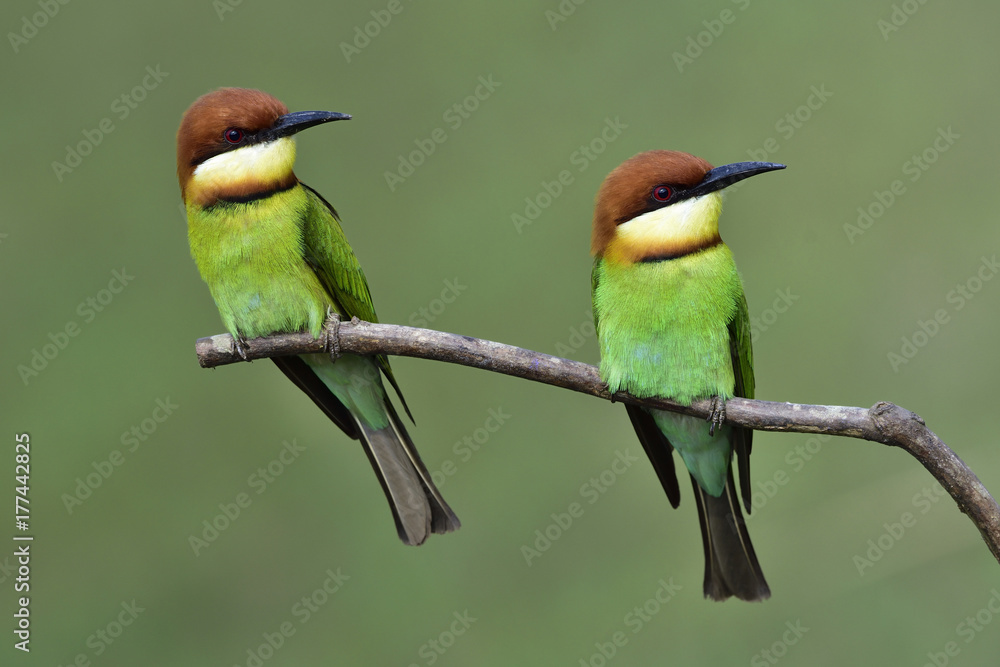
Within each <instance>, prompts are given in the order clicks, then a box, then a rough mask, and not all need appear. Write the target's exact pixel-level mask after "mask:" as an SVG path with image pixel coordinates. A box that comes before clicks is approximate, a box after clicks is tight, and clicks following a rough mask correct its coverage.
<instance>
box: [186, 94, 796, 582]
mask: <svg viewBox="0 0 1000 667" xmlns="http://www.w3.org/2000/svg"><path fill="white" fill-rule="evenodd" d="M347 119H350V116H349V115H346V114H342V113H333V112H327V111H302V112H296V113H289V111H288V108H287V107H286V106H285V105H284V104H282V103H281V102H279V101H278V100H277V99H275V98H274V97H272V96H270V95H268V94H267V93H264V92H261V91H257V90H249V89H243V88H222V89H220V90H217V91H215V92H212V93H208V94H207V95H204V96H202V97H200V98H199V99H198V100H196V101H195V102H194V104H192V105H191V107H190V108H189V109H188V110H187V112H186V113H185V114H184V118H183V120H182V121H181V126H180V130H179V131H178V134H177V175H178V179H179V181H180V186H181V194H182V196H183V198H184V203H185V207H186V210H187V218H188V236H189V240H190V244H191V254H192V256H193V257H194V260H195V262H196V263H197V265H198V270H199V272H200V273H201V277H202V278H203V279H204V281H205V282H206V283H207V284H208V286H209V289H210V290H211V293H212V298H213V299H214V300H215V303H216V306H217V307H218V309H219V314H220V315H221V316H222V321H223V324H224V325H225V327H226V329H227V330H228V331H229V332H230V333H231V334H232V335H233V337H234V339H235V340H236V341H237V345H238V346H243V345H245V342H246V341H247V340H248V339H251V338H257V337H261V336H267V335H269V334H271V333H275V332H293V331H307V332H309V333H310V334H312V335H313V336H314V337H318V336H319V335H320V333H321V332H322V328H323V324H324V322H325V320H326V316H327V313H328V312H329V311H331V310H332V311H335V312H337V313H339V314H340V315H341V316H342V317H346V318H351V317H358V318H359V319H362V320H366V321H369V322H377V321H378V319H377V317H376V315H375V309H374V306H373V305H372V299H371V295H370V294H369V291H368V284H367V282H366V280H365V275H364V273H363V272H362V270H361V265H360V264H359V263H358V260H357V257H355V256H354V252H353V251H352V250H351V246H350V245H349V244H348V242H347V238H346V237H345V236H344V232H343V230H342V229H341V226H340V221H339V218H338V216H337V212H336V211H335V210H334V209H333V207H332V206H330V204H329V203H328V202H327V201H326V200H325V199H323V197H322V196H321V195H320V194H319V193H317V192H316V191H315V190H313V189H312V188H310V187H309V186H307V185H305V184H304V183H302V182H301V181H299V180H298V178H297V177H296V176H295V173H294V172H293V170H292V167H293V164H294V162H295V143H294V138H293V136H294V135H295V134H296V133H297V132H300V131H302V130H304V129H307V128H309V127H313V126H315V125H319V124H322V123H328V122H331V121H336V120H347ZM781 168H783V165H778V164H772V163H767V162H743V163H737V164H730V165H726V166H723V167H717V168H713V167H712V165H710V164H709V163H708V162H706V161H704V160H702V159H700V158H697V157H694V156H693V155H689V154H687V153H680V152H675V151H659V150H658V151H649V152H646V153H641V154H639V155H636V156H635V157H633V158H631V159H629V160H627V161H625V162H624V163H623V164H622V165H620V166H619V167H618V168H616V169H615V170H614V171H612V172H611V174H610V175H608V177H607V179H606V180H605V181H604V183H603V185H602V186H601V188H600V191H599V192H598V195H597V205H596V211H595V214H594V223H593V235H592V250H593V253H594V255H595V257H596V261H595V263H594V270H593V274H592V296H593V308H594V321H595V325H596V329H597V333H598V338H599V341H600V349H601V377H602V378H603V380H604V381H605V382H607V384H608V389H609V390H610V391H612V392H615V391H625V392H628V393H630V394H632V395H633V396H637V397H651V396H661V397H666V398H672V399H674V400H676V401H678V402H681V403H690V402H691V401H693V400H694V399H698V398H706V397H717V398H718V399H720V400H721V402H722V403H721V404H723V405H724V401H725V399H728V398H730V397H733V396H743V397H746V398H752V397H753V391H754V379H753V359H752V353H751V349H750V325H749V317H748V314H747V305H746V300H745V298H744V295H743V287H742V284H741V282H740V278H739V275H738V274H737V272H736V265H735V263H734V262H733V256H732V253H731V252H730V250H729V248H728V247H727V246H726V245H725V244H724V243H723V242H722V240H721V238H720V237H719V227H718V218H719V213H720V212H721V208H722V199H721V195H720V191H721V190H722V189H724V188H725V187H727V186H729V185H731V184H733V183H735V182H737V181H740V180H742V179H744V178H747V177H749V176H753V175H755V174H759V173H763V172H766V171H771V170H774V169H781ZM273 361H274V362H275V364H277V365H278V367H279V368H280V369H281V370H282V372H284V373H285V375H287V376H288V377H289V378H290V379H291V380H292V382H294V383H295V384H296V385H297V386H298V387H299V388H300V389H301V390H302V391H304V392H305V393H306V394H308V395H309V397H310V398H311V399H312V400H313V401H314V402H315V403H316V405H317V406H319V408H320V409H321V410H322V411H323V412H324V413H325V414H326V415H327V416H328V417H329V418H330V419H331V420H332V421H333V422H334V423H335V424H336V425H337V426H339V427H340V428H341V429H342V430H343V431H344V432H345V433H346V434H347V435H348V436H349V437H351V438H354V439H359V440H360V441H361V442H362V444H363V445H364V448H365V452H366V453H367V455H368V458H369V460H370V461H371V464H372V467H373V468H374V469H375V472H376V474H377V476H378V478H379V481H380V482H381V484H382V488H383V490H384V491H385V494H386V497H387V499H388V501H389V506H390V507H391V508H392V514H393V518H394V519H395V523H396V529H397V531H398V533H399V537H400V539H401V540H402V541H403V542H404V543H406V544H413V545H417V544H421V543H423V542H424V540H426V539H427V537H428V536H429V535H430V534H431V533H447V532H450V531H452V530H455V529H457V528H458V527H459V525H460V523H459V520H458V517H456V516H455V513H454V512H453V511H452V510H451V508H450V507H449V506H448V504H447V503H446V502H445V501H444V499H443V498H442V497H441V494H440V492H439V491H438V489H437V488H436V487H435V485H434V482H433V481H432V479H431V476H430V474H429V473H428V472H427V468H426V467H425V466H424V464H423V462H422V461H421V460H420V455H419V454H418V453H417V450H416V447H415V446H414V444H413V441H412V440H411V439H410V436H409V434H408V433H407V431H406V428H405V427H404V425H403V422H402V420H401V419H400V417H399V415H398V414H397V412H396V410H395V409H394V408H393V405H392V403H391V402H390V400H389V397H388V395H387V392H386V389H385V387H384V385H383V383H382V376H384V377H385V378H386V379H387V380H388V381H389V383H390V384H391V385H392V387H393V389H394V390H395V392H396V394H397V395H398V396H399V398H400V401H401V402H402V404H403V408H404V409H405V410H406V412H407V414H409V408H407V407H406V403H405V401H404V400H403V397H402V394H401V393H400V392H399V387H398V385H397V384H396V380H395V378H394V377H393V374H392V369H391V368H390V366H389V361H388V359H387V358H385V357H384V356H375V357H361V356H356V355H350V354H348V355H343V356H342V357H341V358H340V359H338V360H337V362H336V363H333V362H332V361H331V359H330V357H329V356H327V355H325V354H305V355H299V356H296V357H275V358H274V359H273ZM626 409H627V410H628V414H629V418H630V419H631V420H632V424H633V426H634V427H635V431H636V434H637V435H638V437H639V440H640V442H641V443H642V446H643V448H644V449H645V451H646V454H647V455H648V456H649V459H650V461H651V462H652V464H653V468H654V469H655V470H656V474H657V476H658V478H659V480H660V483H661V484H662V485H663V488H664V490H665V491H666V494H667V497H668V499H669V501H670V503H671V504H672V505H673V506H674V507H677V505H678V503H679V501H680V490H679V488H678V485H677V477H676V474H675V471H674V459H673V451H674V450H675V449H676V450H677V452H678V453H679V454H680V457H681V459H682V460H683V462H684V465H685V467H686V468H687V470H688V471H689V473H690V476H691V480H692V485H693V487H694V494H695V499H696V503H697V506H698V515H699V517H700V521H701V531H702V539H703V541H704V547H705V563H706V565H705V581H704V593H705V595H706V597H710V598H712V599H716V600H724V599H726V598H728V597H730V596H736V597H738V598H741V599H744V600H762V599H765V598H767V597H768V596H769V595H770V591H769V589H768V586H767V584H766V582H765V581H764V576H763V574H762V573H761V569H760V565H759V564H758V563H757V557H756V555H755V553H754V550H753V546H752V545H751V544H750V538H749V535H748V534H747V530H746V524H745V523H744V520H743V514H742V512H741V510H740V506H739V499H738V498H737V491H736V486H735V483H734V480H733V472H732V464H731V461H732V458H733V453H734V452H735V453H736V458H737V459H738V460H739V464H740V477H739V478H740V491H741V495H742V497H743V502H744V505H745V506H746V507H747V510H748V511H749V497H750V472H749V455H750V447H751V436H752V434H753V432H752V431H751V430H749V429H745V428H741V427H734V426H730V425H726V424H723V423H722V419H721V416H720V415H719V414H716V415H715V419H714V421H713V422H712V423H708V422H705V421H704V420H700V419H696V418H693V417H688V416H684V415H679V414H676V413H672V412H665V411H659V410H647V409H645V408H639V407H635V406H631V405H629V406H626Z"/></svg>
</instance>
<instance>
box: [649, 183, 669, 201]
mask: <svg viewBox="0 0 1000 667" xmlns="http://www.w3.org/2000/svg"><path fill="white" fill-rule="evenodd" d="M672 194H674V191H673V190H671V189H670V188H669V187H667V186H666V185H657V186H656V187H655V188H653V199H655V200H656V201H667V200H668V199H670V196H671V195H672Z"/></svg>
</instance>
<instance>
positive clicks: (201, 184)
mask: <svg viewBox="0 0 1000 667" xmlns="http://www.w3.org/2000/svg"><path fill="white" fill-rule="evenodd" d="M294 164H295V140H294V139H293V138H292V137H282V138H281V139H278V140H276V141H268V142H265V143H262V144H253V145H251V146H243V147H242V148H237V149H236V150H234V151H228V152H225V153H220V154H219V155H216V156H214V157H210V158H209V159H207V160H205V161H204V162H202V163H201V164H199V165H198V166H197V167H196V168H195V170H194V173H193V174H192V175H191V180H190V182H189V184H188V199H193V200H195V201H199V202H201V203H208V202H210V201H213V200H215V199H217V198H220V197H224V196H225V195H226V193H232V192H248V191H249V192H253V191H256V190H266V189H270V188H273V187H275V186H276V185H278V184H281V183H287V182H288V181H289V179H291V178H292V173H293V172H292V167H293V166H294Z"/></svg>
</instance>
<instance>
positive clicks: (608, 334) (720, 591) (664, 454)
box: [591, 151, 784, 600]
mask: <svg viewBox="0 0 1000 667" xmlns="http://www.w3.org/2000/svg"><path fill="white" fill-rule="evenodd" d="M783 168H784V165H781V164H773V163H770V162H740V163H737V164H730V165H726V166H723V167H717V168H714V169H713V168H712V165H710V164H709V163H708V162H706V161H705V160H702V159H701V158H697V157H695V156H693V155H689V154H687V153H680V152H676V151H648V152H646V153H640V154H639V155H636V156H634V157H632V158H630V159H629V160H626V161H625V162H624V163H622V164H621V165H619V166H618V167H617V168H616V169H615V170H614V171H612V172H611V173H610V174H609V175H608V177H607V178H606V179H605V181H604V183H603V184H602V185H601V188H600V190H599V192H598V194H597V203H596V207H595V212H594V226H593V235H592V244H591V249H592V252H593V254H594V256H595V262H594V270H593V274H592V277H591V288H592V297H593V307H594V324H595V327H596V329H597V335H598V339H599V341H600V349H601V378H602V379H603V380H604V381H605V382H606V383H607V385H608V390H609V391H611V392H616V391H625V392H628V393H629V394H632V395H633V396H636V397H640V398H645V397H654V396H659V397H663V398H670V399H673V400H675V401H677V402H679V403H683V404H686V405H689V404H690V403H691V402H692V401H694V400H695V399H700V398H710V397H714V398H715V399H716V400H717V401H721V402H722V405H723V408H722V409H721V410H717V411H715V414H713V418H712V420H711V421H710V422H706V421H705V420H702V419H696V418H694V417H688V416H685V415H680V414H677V413H674V412H666V411H661V410H646V409H644V408H637V407H634V406H631V405H629V406H626V409H627V410H628V415H629V418H630V419H631V421H632V426H633V427H634V428H635V432H636V435H638V436H639V441H640V442H641V443H642V446H643V449H645V451H646V455H647V456H648V457H649V459H650V461H651V462H652V464H653V468H654V469H655V470H656V474H657V477H658V478H659V480H660V484H662V486H663V489H664V491H666V494H667V498H668V499H669V500H670V504H671V505H673V506H674V507H677V506H678V504H679V503H680V489H679V488H678V486H677V476H676V474H675V472H674V459H673V450H675V449H676V450H677V452H678V454H680V457H681V460H683V461H684V465H685V466H686V467H687V469H688V472H689V473H690V474H691V482H692V485H693V486H694V495H695V500H696V503H697V505H698V516H699V519H700V522H701V536H702V540H703V542H704V547H705V582H704V592H705V597H708V598H711V599H713V600H725V599H726V598H728V597H730V596H734V595H735V596H736V597H738V598H740V599H743V600H763V599H766V598H768V597H770V595H771V591H770V589H769V588H768V586H767V583H766V582H765V581H764V575H763V573H762V572H761V569H760V564H759V563H758V562H757V556H756V554H755V553H754V549H753V545H752V544H751V543H750V535H749V534H748V533H747V528H746V523H745V521H744V519H743V513H742V512H741V511H740V506H739V500H738V498H737V497H736V496H737V494H736V489H735V484H734V482H733V472H732V467H731V461H732V455H733V452H734V451H735V452H736V457H737V458H738V459H739V463H740V490H741V492H742V496H743V503H744V505H745V506H746V509H747V512H749V511H750V458H749V457H750V446H751V439H752V436H753V431H752V430H750V429H746V428H741V427H733V426H728V425H724V424H722V419H723V410H724V405H725V403H724V401H725V400H726V399H728V398H731V397H733V396H742V397H745V398H753V395H754V378H753V353H752V351H751V349H750V318H749V316H748V315H747V302H746V298H745V297H744V294H743V285H742V283H741V282H740V277H739V274H738V273H737V272H736V264H735V262H734V261H733V255H732V252H730V250H729V248H728V247H727V246H726V244H725V243H723V242H722V239H721V238H720V237H719V213H720V212H721V211H722V196H721V192H720V191H721V190H722V189H723V188H725V187H727V186H729V185H732V184H733V183H736V182H737V181H740V180H742V179H744V178H747V177H749V176H753V175H755V174H760V173H763V172H766V171H771V170H774V169H783Z"/></svg>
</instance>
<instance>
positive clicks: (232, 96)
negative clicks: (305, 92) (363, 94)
mask: <svg viewBox="0 0 1000 667" xmlns="http://www.w3.org/2000/svg"><path fill="white" fill-rule="evenodd" d="M350 118H351V116H350V115H348V114H344V113H337V112H330V111H299V112H295V113H289V111H288V107H286V106H285V105H284V104H283V103H282V102H281V101H279V100H278V99H277V98H275V97H273V96H272V95H270V94H268V93H265V92H263V91H260V90H253V89H249V88H220V89H218V90H215V91H212V92H209V93H207V94H205V95H202V96H201V97H199V98H198V99H197V100H195V101H194V103H192V104H191V106H190V108H188V110H187V111H186V112H185V113H184V115H183V118H182V119H181V124H180V128H179V129H178V132H177V177H178V181H179V183H180V189H181V196H182V198H183V200H184V207H185V210H186V213H187V222H188V240H189V242H190V246H191V255H192V257H193V258H194V261H195V264H197V267H198V271H199V273H200V274H201V277H202V279H203V280H204V281H205V283H207V285H208V288H209V291H210V292H211V295H212V298H213V299H214V301H215V305H216V306H217V307H218V310H219V314H220V316H221V317H222V322H223V324H224V326H225V327H226V329H227V330H228V332H229V333H230V334H231V335H232V336H233V338H234V340H235V341H236V349H237V352H239V353H240V354H241V355H244V356H245V349H246V347H247V341H248V340H250V339H253V338H257V337H261V336H267V335H269V334H272V333H291V332H308V333H310V334H311V335H312V336H313V337H314V338H318V337H319V336H320V334H321V333H322V331H323V326H324V323H325V321H326V319H327V316H328V314H330V313H336V314H338V315H339V316H341V317H342V318H346V319H351V318H354V317H357V318H359V319H361V320H365V321H368V322H377V321H378V318H377V316H376V314H375V308H374V306H373V305H372V298H371V294H370V292H369V290H368V282H367V280H366V279H365V274H364V272H363V271H362V270H361V265H360V263H359V262H358V258H357V257H356V256H355V254H354V251H353V250H352V249H351V246H350V244H349V243H348V241H347V237H346V236H345V235H344V231H343V229H342V228H341V225H340V217H339V216H338V214H337V212H336V211H335V210H334V208H333V206H331V205H330V203H329V202H328V201H327V200H326V199H324V198H323V196H322V195H320V194H319V193H318V192H317V191H316V190H314V189H313V188H311V187H309V186H308V185H306V184H304V183H302V182H301V181H300V180H299V179H298V178H297V177H296V175H295V173H294V171H293V169H292V168H293V165H294V162H295V138H294V137H295V134H297V133H298V132H301V131H302V130H305V129H308V128H310V127H314V126H317V125H322V124H325V123H330V122H334V121H340V120H349V119H350ZM272 361H274V363H275V364H276V365H277V366H278V368H279V369H281V371H282V372H283V373H284V374H285V375H286V376H287V377H288V378H289V379H290V380H291V381H292V382H293V383H295V385H296V386H297V387H298V388H299V389H301V390H302V391H303V392H305V393H306V394H307V395H308V396H309V398H311V399H312V400H313V402H314V403H315V404H316V405H317V406H319V408H320V409H321V410H322V411H323V412H324V413H325V414H326V416H327V417H329V419H330V420H331V421H332V422H333V423H334V424H336V425H337V426H338V427H340V429H341V430H343V432H344V433H345V434H346V435H347V436H348V437H350V438H352V439H357V440H360V441H361V444H362V445H363V447H364V450H365V452H366V454H367V455H368V459H369V461H370V462H371V465H372V467H373V468H374V470H375V473H376V475H377V476H378V478H379V482H380V483H381V485H382V489H383V491H384V492H385V495H386V498H387V499H388V501H389V506H390V508H391V510H392V515H393V519H394V521H395V524H396V530H397V532H398V534H399V538H400V539H401V540H402V541H403V542H404V543H405V544H409V545H419V544H422V543H423V542H424V541H425V540H426V539H427V537H428V536H429V535H430V534H432V533H447V532H451V531H453V530H456V529H457V528H458V527H459V526H460V525H461V524H460V522H459V520H458V517H457V516H456V515H455V513H454V512H453V511H452V509H451V508H450V507H449V506H448V504H447V503H446V502H445V500H444V498H442V496H441V493H440V491H439V490H438V489H437V487H435V485H434V483H433V481H432V479H431V475H430V474H429V473H428V472H427V468H426V466H425V465H424V464H423V462H422V461H421V459H420V455H419V454H418V453H417V449H416V447H415V446H414V444H413V441H412V439H411V438H410V436H409V434H408V433H407V431H406V428H405V427H404V425H403V421H402V420H401V419H400V417H399V414H398V413H397V412H396V410H395V408H394V407H393V404H392V402H391V401H390V399H389V396H388V394H387V392H386V390H385V386H384V384H383V382H382V377H383V376H384V377H385V378H386V379H387V380H388V381H389V383H390V384H391V385H392V387H393V389H394V390H395V392H396V394H397V396H398V397H399V400H400V402H401V403H402V405H403V408H404V410H406V413H407V415H410V410H409V408H408V407H407V406H406V401H405V399H403V396H402V393H401V392H400V390H399V385H398V384H397V383H396V379H395V377H394V376H393V373H392V369H391V368H390V366H389V361H388V359H387V358H386V357H385V356H375V357H362V356H357V355H352V354H344V355H342V356H341V357H340V358H339V359H337V361H336V363H334V362H333V361H332V360H331V358H330V356H329V355H327V354H301V355H298V356H284V357H274V358H272ZM410 418H411V420H412V415H411V416H410Z"/></svg>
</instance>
